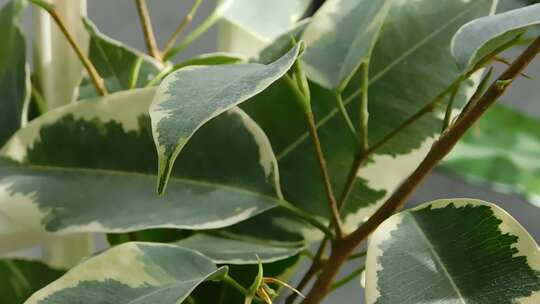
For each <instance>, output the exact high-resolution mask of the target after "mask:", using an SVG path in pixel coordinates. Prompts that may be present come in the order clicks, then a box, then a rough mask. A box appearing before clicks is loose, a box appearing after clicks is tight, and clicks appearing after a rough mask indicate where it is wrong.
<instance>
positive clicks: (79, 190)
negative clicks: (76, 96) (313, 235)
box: [0, 89, 280, 251]
mask: <svg viewBox="0 0 540 304" xmlns="http://www.w3.org/2000/svg"><path fill="white" fill-rule="evenodd" d="M154 94H155V90H154V89H144V90H133V91H126V92H121V93H115V94H111V95H109V96H107V97H104V98H101V99H97V100H89V101H82V102H79V103H77V104H74V105H70V106H67V107H63V108H60V109H58V110H55V111H52V112H49V113H47V114H45V115H43V116H41V117H40V118H39V119H37V120H34V121H33V122H31V123H30V124H29V125H28V126H27V127H25V128H23V129H21V130H20V131H19V132H17V133H16V134H15V136H14V137H12V138H11V140H10V141H9V142H8V144H7V145H6V146H5V148H4V149H3V150H2V154H3V155H4V156H6V157H10V158H12V159H14V160H16V161H17V163H13V162H9V161H4V162H3V163H2V164H1V166H0V220H1V223H2V227H5V228H3V229H2V230H0V250H1V251H10V250H13V249H17V248H21V247H25V246H28V245H32V244H35V243H36V242H40V241H42V240H43V239H46V238H48V237H50V236H54V235H64V234H71V233H77V232H128V231H136V230H142V229H150V228H177V229H215V228H221V227H225V226H229V225H232V224H235V223H237V222H239V221H242V220H245V219H247V218H249V217H251V216H254V215H256V214H259V213H261V212H264V211H266V210H269V209H272V208H274V207H275V206H276V205H278V204H279V203H280V200H279V197H280V190H279V186H278V185H279V183H278V173H277V166H276V161H275V157H274V155H273V153H272V149H271V147H270V144H269V142H268V139H267V138H266V137H265V135H264V133H262V131H261V130H260V129H259V128H258V126H257V125H256V124H255V123H254V122H253V121H252V120H251V119H250V118H249V117H248V116H247V115H246V114H245V113H243V112H242V111H241V110H238V109H233V110H231V111H228V112H227V113H225V114H224V115H221V116H220V117H219V118H217V119H214V120H212V121H211V122H210V123H208V124H207V125H205V126H204V127H203V128H201V130H200V131H199V132H198V133H197V135H196V136H194V137H193V139H192V141H191V142H190V144H188V145H187V146H186V148H185V152H184V154H183V156H182V157H181V159H180V160H179V162H178V165H177V166H176V170H175V171H174V172H173V178H172V180H171V187H170V189H169V192H168V193H167V195H166V196H165V197H161V198H160V197H158V196H157V195H156V194H155V191H154V187H153V185H155V171H156V168H155V164H156V163H157V156H156V153H155V149H154V147H153V143H152V137H151V130H150V119H149V117H148V114H147V112H146V110H147V109H148V106H149V105H150V102H151V100H152V98H153V96H154Z"/></svg>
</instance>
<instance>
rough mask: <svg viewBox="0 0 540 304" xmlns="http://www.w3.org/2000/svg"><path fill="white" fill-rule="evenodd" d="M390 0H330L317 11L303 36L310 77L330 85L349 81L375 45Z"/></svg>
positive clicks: (306, 67) (305, 58)
mask: <svg viewBox="0 0 540 304" xmlns="http://www.w3.org/2000/svg"><path fill="white" fill-rule="evenodd" d="M391 2H392V1H390V0H329V1H326V2H325V3H324V5H323V6H322V7H321V8H320V9H319V10H318V11H317V13H316V14H315V15H314V16H313V18H312V20H311V22H310V23H309V25H308V26H307V28H306V30H305V32H304V34H303V36H302V40H304V41H305V43H306V47H307V48H306V52H305V54H304V56H303V57H302V60H303V62H304V64H305V69H306V73H307V75H308V77H309V78H310V79H311V80H313V81H315V82H317V83H318V84H320V85H322V86H323V87H325V88H327V89H333V90H335V89H338V88H340V87H342V86H343V85H346V83H347V82H348V80H349V79H350V78H351V77H352V76H353V74H354V73H355V72H356V70H357V69H358V67H359V66H360V64H361V63H362V61H363V60H365V59H367V58H368V57H369V55H370V53H371V51H372V49H373V45H374V44H375V42H376V40H377V37H378V34H379V31H380V29H381V26H382V24H383V22H384V20H385V18H386V15H387V13H388V10H389V9H390V5H391Z"/></svg>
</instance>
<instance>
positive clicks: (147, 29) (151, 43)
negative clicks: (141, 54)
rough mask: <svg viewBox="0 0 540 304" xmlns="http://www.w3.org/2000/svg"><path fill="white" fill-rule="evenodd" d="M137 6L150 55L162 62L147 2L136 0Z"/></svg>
mask: <svg viewBox="0 0 540 304" xmlns="http://www.w3.org/2000/svg"><path fill="white" fill-rule="evenodd" d="M135 4H136V5H137V12H138V13H139V19H140V20H141V26H142V30H143V33H144V41H145V42H146V48H147V49H148V54H150V56H152V57H154V58H156V59H157V60H159V61H161V59H162V58H161V53H160V51H159V49H158V47H157V42H156V36H155V35H154V29H153V28H152V21H150V14H149V12H148V6H146V0H135Z"/></svg>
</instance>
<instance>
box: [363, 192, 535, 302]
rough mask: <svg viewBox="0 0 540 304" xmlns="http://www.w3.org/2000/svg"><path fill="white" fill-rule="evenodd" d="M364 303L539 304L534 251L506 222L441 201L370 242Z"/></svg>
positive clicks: (387, 225) (491, 209) (495, 212)
mask: <svg viewBox="0 0 540 304" xmlns="http://www.w3.org/2000/svg"><path fill="white" fill-rule="evenodd" d="M366 266H367V277H366V279H367V281H366V284H367V286H366V300H367V301H366V302H367V303H369V304H372V303H377V304H383V303H392V304H393V303H403V304H408V303H410V304H416V303H426V304H428V303H456V304H457V303H490V304H495V303H497V304H499V303H501V304H503V303H505V304H506V303H507V304H511V303H531V304H532V303H539V301H540V249H539V248H538V245H537V244H536V242H535V241H534V239H533V238H532V237H531V236H530V235H529V234H528V233H527V231H525V229H523V227H522V226H521V225H520V224H519V223H518V222H517V221H516V220H515V219H513V218H512V217H511V216H510V215H508V214H507V213H506V212H504V211H503V210H501V209H500V208H498V207H497V206H495V205H493V204H489V203H486V202H482V201H478V200H473V199H450V200H439V201H434V202H431V203H427V204H424V205H422V206H420V207H417V208H415V209H412V210H407V211H404V212H401V213H399V214H397V215H394V216H392V217H391V218H389V219H387V220H386V221H385V222H384V223H383V224H382V225H381V226H379V228H377V230H376V231H375V232H374V233H373V235H372V236H371V239H370V243H369V248H368V256H367V261H366Z"/></svg>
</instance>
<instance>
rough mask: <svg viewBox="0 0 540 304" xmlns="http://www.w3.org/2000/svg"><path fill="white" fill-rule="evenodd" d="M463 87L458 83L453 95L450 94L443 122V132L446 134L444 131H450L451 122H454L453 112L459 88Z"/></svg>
mask: <svg viewBox="0 0 540 304" xmlns="http://www.w3.org/2000/svg"><path fill="white" fill-rule="evenodd" d="M460 87H461V81H458V82H457V83H456V84H455V85H454V88H453V90H452V94H450V99H449V100H448V105H447V106H446V113H445V114H444V121H443V127H442V130H441V132H444V130H446V129H448V127H449V126H450V122H451V120H452V110H453V109H454V103H455V100H456V96H457V94H458V92H459V88H460Z"/></svg>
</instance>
